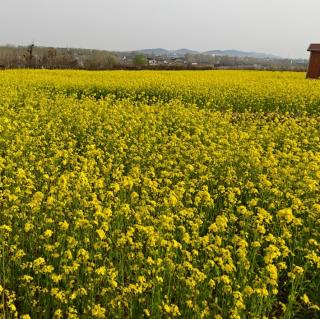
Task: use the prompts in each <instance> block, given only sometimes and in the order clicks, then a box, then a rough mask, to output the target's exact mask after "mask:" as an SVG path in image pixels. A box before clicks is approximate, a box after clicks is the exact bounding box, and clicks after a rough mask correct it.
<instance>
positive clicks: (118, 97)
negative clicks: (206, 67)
mask: <svg viewBox="0 0 320 319" xmlns="http://www.w3.org/2000/svg"><path fill="white" fill-rule="evenodd" d="M0 178H1V180H0V318H2V319H9V318H19V319H20V318H21V319H28V318H32V319H33V318H36V319H43V318H44V319H46V318H56V319H58V318H61V319H62V318H67V319H76V318H101V319H102V318H119V319H122V318H183V319H189V318H197V319H198V318H199V319H200V318H210V319H211V318H212V319H228V318H231V319H238V318H240V319H242V318H250V319H254V318H256V319H258V318H259V319H260V318H261V319H268V318H285V319H289V318H320V81H311V80H306V79H305V74H303V73H289V72H283V73H281V72H256V71H201V72H200V71H199V72H195V71H176V72H174V71H172V72H170V71H168V72H161V71H159V72H156V71H137V72H127V71H109V72H86V71H46V70H32V71H31V70H12V71H2V72H0Z"/></svg>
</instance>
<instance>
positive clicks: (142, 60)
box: [133, 54, 148, 66]
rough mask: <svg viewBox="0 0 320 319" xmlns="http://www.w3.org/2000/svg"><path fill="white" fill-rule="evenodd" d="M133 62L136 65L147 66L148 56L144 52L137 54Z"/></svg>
mask: <svg viewBox="0 0 320 319" xmlns="http://www.w3.org/2000/svg"><path fill="white" fill-rule="evenodd" d="M133 64H134V65H135V66H146V65H147V64H148V60H147V58H146V56H145V55H143V54H137V55H136V56H135V57H134V58H133Z"/></svg>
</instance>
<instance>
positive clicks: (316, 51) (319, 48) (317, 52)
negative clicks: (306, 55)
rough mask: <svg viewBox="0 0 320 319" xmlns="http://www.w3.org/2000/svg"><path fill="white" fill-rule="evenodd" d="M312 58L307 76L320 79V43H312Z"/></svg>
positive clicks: (310, 50)
mask: <svg viewBox="0 0 320 319" xmlns="http://www.w3.org/2000/svg"><path fill="white" fill-rule="evenodd" d="M308 51H309V52H310V60H309V66H308V72H307V78H310V79H318V78H319V77H320V44H319V43H318V44H316V43H313V44H310V46H309V48H308Z"/></svg>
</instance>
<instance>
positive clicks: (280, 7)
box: [0, 0, 320, 58]
mask: <svg viewBox="0 0 320 319" xmlns="http://www.w3.org/2000/svg"><path fill="white" fill-rule="evenodd" d="M319 12H320V1H319V0H280V1H279V0H268V1H266V0H134V1H133V0H108V1H102V0H90V1H89V0H55V1H49V0H28V1H27V2H26V1H24V0H1V8H0V30H1V32H0V45H6V44H13V45H29V44H30V43H32V41H34V42H35V44H36V45H38V46H46V47H49V46H52V47H69V48H92V49H100V50H108V51H133V50H139V49H141V48H191V49H195V50H199V51H200V52H206V51H210V50H212V49H220V50H226V49H230V48H231V49H232V48H235V49H237V50H239V51H246V52H267V53H272V54H274V55H277V56H281V57H285V58H306V57H307V56H308V52H307V48H308V46H309V44H310V43H312V42H315V43H317V42H320V32H319V28H318V26H319Z"/></svg>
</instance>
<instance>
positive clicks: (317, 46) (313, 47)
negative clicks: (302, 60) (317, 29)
mask: <svg viewBox="0 0 320 319" xmlns="http://www.w3.org/2000/svg"><path fill="white" fill-rule="evenodd" d="M308 51H320V43H312V44H310V46H309V48H308Z"/></svg>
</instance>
